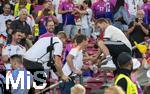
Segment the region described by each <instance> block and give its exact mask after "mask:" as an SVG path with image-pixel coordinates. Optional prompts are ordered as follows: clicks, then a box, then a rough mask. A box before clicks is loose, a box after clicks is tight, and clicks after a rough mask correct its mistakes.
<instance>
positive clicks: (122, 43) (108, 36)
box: [96, 18, 132, 68]
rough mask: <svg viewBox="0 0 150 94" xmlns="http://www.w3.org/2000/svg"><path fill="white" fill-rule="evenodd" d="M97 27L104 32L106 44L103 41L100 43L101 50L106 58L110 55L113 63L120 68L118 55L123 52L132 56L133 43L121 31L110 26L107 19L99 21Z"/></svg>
mask: <svg viewBox="0 0 150 94" xmlns="http://www.w3.org/2000/svg"><path fill="white" fill-rule="evenodd" d="M96 27H97V28H98V29H99V31H100V32H104V36H103V38H104V40H103V41H104V42H103V41H102V40H100V41H99V42H98V45H99V47H100V49H101V50H102V51H103V53H104V54H105V56H106V58H108V57H109V56H110V55H111V56H112V59H113V62H114V63H115V65H116V66H117V68H118V64H117V57H118V55H119V54H120V53H121V52H128V53H130V54H131V50H132V47H131V43H130V42H129V40H128V39H127V37H126V36H125V35H124V33H123V32H122V31H121V30H120V29H118V28H116V27H114V26H112V25H110V24H109V23H108V21H107V20H106V19H103V18H101V19H98V20H97V22H96ZM105 45H106V46H105ZM107 65H108V64H107ZM110 67H111V66H110Z"/></svg>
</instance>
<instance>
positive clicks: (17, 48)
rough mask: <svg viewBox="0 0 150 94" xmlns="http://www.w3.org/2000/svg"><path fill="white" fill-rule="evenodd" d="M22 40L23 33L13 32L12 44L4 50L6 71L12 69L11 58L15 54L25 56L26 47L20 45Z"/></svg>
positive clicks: (3, 59)
mask: <svg viewBox="0 0 150 94" xmlns="http://www.w3.org/2000/svg"><path fill="white" fill-rule="evenodd" d="M21 39H22V31H21V30H20V29H16V30H15V31H13V32H12V40H11V43H10V44H8V45H6V46H4V47H3V48H2V61H3V62H4V63H5V67H6V69H10V63H9V58H10V57H11V56H12V55H14V54H19V55H24V53H25V52H26V49H25V47H23V46H22V45H20V44H19V42H20V40H21Z"/></svg>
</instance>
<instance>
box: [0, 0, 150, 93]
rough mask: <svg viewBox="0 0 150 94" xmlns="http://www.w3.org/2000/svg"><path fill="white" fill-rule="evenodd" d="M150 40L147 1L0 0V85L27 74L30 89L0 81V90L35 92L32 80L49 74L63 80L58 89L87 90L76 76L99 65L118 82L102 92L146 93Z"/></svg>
mask: <svg viewBox="0 0 150 94" xmlns="http://www.w3.org/2000/svg"><path fill="white" fill-rule="evenodd" d="M149 40H150V0H0V55H1V56H0V73H1V75H0V84H3V82H4V84H6V81H5V78H6V77H7V75H9V74H12V76H13V75H15V76H13V78H16V77H17V76H16V75H17V74H18V72H19V71H26V72H30V73H31V75H30V78H31V79H30V82H31V84H30V85H31V88H28V89H27V88H26V89H21V82H19V84H18V88H17V89H14V88H13V87H12V86H11V89H10V90H5V87H3V85H0V94H7V93H8V92H9V93H8V94H36V93H37V92H39V91H40V90H39V89H37V88H35V87H34V85H33V84H32V82H36V84H37V85H41V83H44V82H45V81H49V79H56V80H62V81H63V83H62V84H60V91H61V94H90V93H89V92H86V89H85V87H84V86H82V85H80V84H76V83H77V82H75V81H74V79H76V78H75V77H74V75H84V76H85V75H86V76H85V77H87V75H88V77H93V75H94V74H96V73H98V72H97V71H99V66H101V68H102V69H103V68H104V69H107V68H108V70H111V71H113V75H114V84H115V85H116V86H112V87H108V89H106V90H105V92H104V93H103V94H109V93H111V94H142V93H143V91H144V93H145V94H148V93H147V92H149V91H148V89H149V86H150V85H149V83H150V82H142V81H141V79H145V80H146V81H148V79H150V78H148V77H149V76H148V75H150V73H149V72H147V70H149V69H150V65H149V64H150V50H149V49H150V42H149ZM142 42H145V43H144V45H140V46H142V48H139V46H137V45H138V44H139V43H142ZM134 46H136V47H137V48H135V49H133V48H134ZM144 48H145V50H144V52H143V50H142V49H144ZM93 49H94V50H93ZM141 50H142V51H141ZM103 60H106V61H107V62H106V63H105V64H103ZM135 62H136V64H134V63H135ZM134 66H135V67H136V68H135V67H134ZM101 68H100V69H101ZM83 70H84V71H83ZM145 70H146V72H145ZM37 71H40V73H39V74H40V76H37V74H36V75H35V73H36V72H37ZM85 71H86V72H85ZM87 71H88V72H87ZM41 74H42V75H41ZM36 76H37V77H36ZM38 78H39V79H42V82H41V81H40V80H37V79H38ZM146 78H147V79H146ZM1 79H2V80H1ZM3 80H4V81H3ZM14 80H15V79H14ZM139 80H140V81H139ZM149 81H150V80H149ZM26 84H28V83H27V81H26ZM47 86H49V85H47ZM118 86H120V87H118ZM32 88H34V89H32ZM29 89H30V90H29ZM6 92H7V93H6ZM31 92H32V93H31ZM112 92H114V93H112Z"/></svg>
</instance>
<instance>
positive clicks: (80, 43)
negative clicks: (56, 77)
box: [61, 35, 88, 94]
mask: <svg viewBox="0 0 150 94" xmlns="http://www.w3.org/2000/svg"><path fill="white" fill-rule="evenodd" d="M75 40H76V43H77V46H76V47H75V48H72V49H71V51H70V52H69V54H68V56H67V63H65V65H64V67H63V72H64V74H65V75H66V76H73V75H74V74H77V75H81V74H82V71H81V68H82V66H83V53H82V50H83V49H85V47H86V45H87V44H88V39H87V37H86V36H85V35H78V36H77V37H76V39H75ZM64 84H65V85H64V87H63V88H62V89H61V90H62V91H61V94H70V89H71V87H72V86H74V82H73V79H72V81H69V82H66V83H64Z"/></svg>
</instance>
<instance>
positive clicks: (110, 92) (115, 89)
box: [104, 86, 125, 94]
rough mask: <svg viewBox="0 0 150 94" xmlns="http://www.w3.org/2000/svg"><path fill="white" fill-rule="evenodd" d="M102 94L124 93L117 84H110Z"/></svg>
mask: <svg viewBox="0 0 150 94" xmlns="http://www.w3.org/2000/svg"><path fill="white" fill-rule="evenodd" d="M106 92H107V93H106ZM104 94H125V92H124V91H123V90H122V88H121V87H119V86H111V87H109V88H107V89H106V90H105V93H104Z"/></svg>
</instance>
